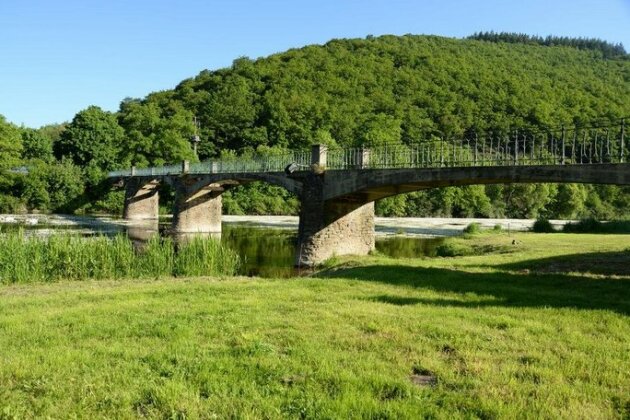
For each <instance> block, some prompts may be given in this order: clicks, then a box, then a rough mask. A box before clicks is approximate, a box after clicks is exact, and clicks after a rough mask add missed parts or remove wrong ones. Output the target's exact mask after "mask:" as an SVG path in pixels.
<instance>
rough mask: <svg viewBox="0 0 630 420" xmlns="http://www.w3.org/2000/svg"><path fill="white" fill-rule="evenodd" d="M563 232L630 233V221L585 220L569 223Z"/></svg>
mask: <svg viewBox="0 0 630 420" xmlns="http://www.w3.org/2000/svg"><path fill="white" fill-rule="evenodd" d="M562 231H563V232H566V233H630V221H628V220H616V221H612V222H600V221H598V220H596V219H592V218H591V219H583V220H580V221H579V222H577V223H567V224H566V225H564V228H563V229H562Z"/></svg>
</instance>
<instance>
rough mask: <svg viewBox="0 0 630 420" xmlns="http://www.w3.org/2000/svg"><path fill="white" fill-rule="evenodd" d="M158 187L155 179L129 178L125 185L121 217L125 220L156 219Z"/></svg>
mask: <svg viewBox="0 0 630 420" xmlns="http://www.w3.org/2000/svg"><path fill="white" fill-rule="evenodd" d="M158 187H159V182H158V180H157V179H146V178H133V177H132V178H129V179H128V180H127V182H126V183H125V207H124V210H123V217H124V218H125V219H127V220H147V219H157V218H158V212H159V206H158V202H159V194H158Z"/></svg>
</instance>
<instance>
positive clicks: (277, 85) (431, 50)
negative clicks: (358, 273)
mask: <svg viewBox="0 0 630 420" xmlns="http://www.w3.org/2000/svg"><path fill="white" fill-rule="evenodd" d="M484 36H485V37H486V38H488V37H489V36H488V35H484ZM493 36H494V35H493ZM473 38H474V39H473ZM490 38H491V37H490ZM504 38H505V39H498V38H497V39H496V41H505V42H487V40H486V39H483V37H482V36H480V35H479V34H475V35H473V36H472V37H471V38H470V39H450V38H443V37H436V36H413V35H406V36H382V37H368V38H366V39H339V40H331V41H330V42H328V43H326V44H324V45H311V46H307V47H304V48H300V49H292V50H289V51H286V52H283V53H280V54H274V55H271V56H269V57H264V58H260V59H257V60H252V59H249V58H246V57H241V58H238V59H236V60H234V62H233V64H232V66H231V67H229V68H224V69H219V70H215V71H210V70H204V71H202V72H200V73H199V74H198V75H197V76H195V77H193V78H190V79H187V80H184V81H182V82H181V83H179V84H178V85H177V86H176V87H175V88H174V89H171V90H166V91H161V92H155V93H151V94H149V95H147V96H146V97H145V98H140V99H133V98H127V99H125V100H123V101H122V103H121V104H120V108H119V109H118V111H117V112H107V111H104V110H102V109H100V108H98V107H96V106H91V107H88V108H87V109H84V110H81V111H79V112H78V113H77V114H76V115H75V116H74V118H73V119H72V121H70V122H68V123H64V124H59V125H51V126H46V127H41V128H38V129H32V128H27V127H16V126H14V125H12V124H9V123H8V122H6V121H5V120H4V118H0V211H3V212H10V211H19V210H33V209H37V210H41V211H54V212H88V213H89V212H119V211H120V209H121V206H122V204H123V198H122V193H121V192H120V191H111V190H110V188H109V187H108V186H107V185H106V184H103V182H102V181H103V178H104V174H105V173H106V172H107V171H109V170H113V169H120V168H127V167H130V166H131V165H135V166H138V167H142V166H153V165H162V164H169V163H175V162H179V161H181V160H185V159H186V160H191V161H194V160H197V159H199V160H205V159H209V158H214V157H219V156H226V155H234V154H238V153H244V152H251V151H259V152H266V153H275V152H277V151H279V150H287V149H305V148H308V147H309V146H310V145H311V144H316V143H321V144H327V145H330V146H335V145H338V146H359V145H365V146H375V145H379V144H383V143H398V144H411V143H418V142H422V141H427V140H432V139H435V138H438V137H439V138H445V139H446V141H448V140H449V139H458V138H462V137H464V136H468V135H470V134H471V133H483V132H488V131H492V132H509V131H510V130H513V129H515V128H520V127H546V126H558V125H560V124H585V123H587V122H589V121H592V120H594V119H598V118H604V119H608V120H617V119H619V118H621V117H624V116H628V115H630V61H628V60H625V59H622V58H620V57H618V56H605V54H603V53H601V52H597V53H595V52H594V51H593V50H592V49H589V50H582V49H579V47H578V48H575V45H578V44H579V42H578V41H579V40H576V41H575V42H573V44H575V45H572V44H571V42H569V41H562V42H560V41H554V42H551V41H549V42H547V41H545V42H538V41H536V39H537V37H530V38H532V39H533V40H534V41H532V42H525V43H524V42H520V43H511V41H509V40H508V39H509V37H507V35H505V36H504ZM482 39H483V40H482ZM562 39H564V38H562ZM558 44H561V45H558ZM580 45H581V44H580ZM594 45H595V44H594ZM195 119H196V121H198V123H199V132H198V134H199V135H200V137H201V139H202V141H201V143H200V145H199V149H198V155H197V156H196V155H195V154H194V152H193V149H192V146H191V142H190V139H191V137H192V136H193V135H194V134H195V133H197V131H196V130H197V127H196V126H195V123H194V121H195ZM21 166H24V167H27V168H28V170H29V173H28V175H24V174H21V173H19V171H18V172H16V171H10V169H12V168H18V167H21ZM162 196H163V197H164V203H163V204H165V205H167V204H168V201H169V200H172V193H171V192H170V191H167V190H166V191H163V194H162ZM224 209H225V211H226V213H233V214H245V213H248V214H294V213H296V212H297V211H298V209H299V201H298V200H297V198H296V197H294V196H292V195H290V194H289V193H287V192H286V191H284V190H282V189H280V188H278V187H273V186H269V185H264V184H250V185H247V186H243V187H239V188H235V189H233V190H230V191H227V192H226V193H225V194H224ZM629 209H630V194H629V191H628V188H621V187H614V186H592V185H552V184H539V185H534V184H531V185H516V184H515V185H494V186H468V187H461V188H442V189H436V190H429V191H422V192H415V193H410V194H406V195H400V196H396V197H391V198H388V199H384V200H381V201H380V202H378V203H377V212H378V213H379V214H383V215H396V216H430V215H440V216H449V215H453V216H495V217H501V216H507V217H539V216H541V217H542V216H544V217H551V218H553V217H558V218H572V217H584V216H593V217H597V218H616V217H623V216H624V215H627V214H628V210H629Z"/></svg>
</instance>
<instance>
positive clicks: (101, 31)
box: [0, 0, 630, 127]
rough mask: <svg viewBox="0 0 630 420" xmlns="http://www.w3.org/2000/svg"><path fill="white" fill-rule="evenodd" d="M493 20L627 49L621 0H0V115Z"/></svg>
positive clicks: (33, 120)
mask: <svg viewBox="0 0 630 420" xmlns="http://www.w3.org/2000/svg"><path fill="white" fill-rule="evenodd" d="M481 30H494V31H511V32H525V33H529V34H538V35H548V34H554V35H568V36H584V37H597V38H602V39H605V40H608V41H612V42H622V43H623V44H624V46H625V47H626V50H630V0H599V1H598V0H461V1H455V0H426V1H423V0H416V1H412V0H383V1H374V0H319V1H308V2H307V1H301V0H293V1H291V0H269V1H254V0H251V1H246V0H222V1H216V0H215V1H212V0H208V1H203V0H172V1H167V0H99V1H97V0H57V1H55V0H0V114H2V115H4V116H5V117H6V118H7V119H8V120H9V121H12V122H14V123H16V124H24V125H26V126H31V127H38V126H40V125H44V124H48V123H55V122H63V121H69V120H71V119H72V117H73V116H74V114H75V113H76V112H78V111H79V110H81V109H84V108H86V107H87V106H89V105H98V106H100V107H102V108H104V109H106V110H110V111H115V110H117V109H118V105H119V103H120V101H121V100H122V99H124V98H125V97H144V96H145V95H147V94H148V93H150V92H153V91H156V90H163V89H169V88H172V87H174V86H175V85H176V84H177V83H178V82H180V81H181V80H183V79H185V78H188V77H192V76H195V75H196V74H197V73H199V71H201V70H203V69H217V68H221V67H226V66H229V65H230V64H231V62H232V60H233V59H234V58H237V57H239V56H248V57H251V58H258V57H261V56H265V55H268V54H271V53H274V52H280V51H283V50H286V49H288V48H292V47H300V46H303V45H307V44H321V43H324V42H326V41H328V40H330V39H332V38H354V37H365V36H366V35H368V34H372V35H382V34H405V33H413V34H435V35H444V36H450V37H463V36H466V35H469V34H471V33H473V32H475V31H481Z"/></svg>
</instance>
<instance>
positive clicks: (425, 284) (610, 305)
mask: <svg viewBox="0 0 630 420" xmlns="http://www.w3.org/2000/svg"><path fill="white" fill-rule="evenodd" d="M602 254H603V255H601V254H600V255H599V258H600V259H601V258H603V257H607V258H613V259H615V258H616V259H618V260H619V261H625V262H624V263H620V264H619V266H621V265H623V264H625V265H626V266H625V267H622V272H621V273H612V272H611V271H612V270H613V269H614V266H613V265H611V266H608V267H607V268H602V269H601V274H606V275H609V274H618V275H620V276H623V277H617V278H610V277H608V278H593V277H586V276H583V275H580V273H579V271H580V270H579V267H577V269H576V268H575V267H574V266H570V267H574V268H573V269H572V270H571V271H572V272H573V273H574V274H565V273H561V272H560V270H562V266H561V265H554V264H555V261H556V260H558V261H563V262H564V263H566V264H571V262H572V261H579V260H580V259H586V258H591V259H595V258H597V257H596V255H597V254H595V255H594V254H585V255H572V256H569V257H558V258H545V259H540V260H532V261H525V262H521V263H517V264H516V263H515V264H510V265H505V266H499V267H497V266H494V269H495V270H496V269H499V270H501V271H499V272H492V273H487V272H485V273H483V272H482V273H477V272H469V271H464V270H457V269H452V268H434V267H430V268H429V267H411V266H408V265H396V264H392V265H385V264H382V265H381V264H377V265H367V266H360V267H352V266H347V267H343V266H342V267H339V268H336V269H331V270H327V271H325V272H322V273H320V274H319V275H318V276H319V277H326V278H344V279H353V280H360V281H366V282H377V283H384V284H388V285H395V286H401V287H405V288H409V287H411V288H414V289H425V290H432V291H435V292H442V293H448V294H451V296H452V294H456V295H461V297H460V296H453V297H452V298H451V297H448V296H447V297H443V298H442V297H436V298H427V297H413V296H409V295H408V293H405V295H404V296H397V295H394V294H382V295H377V296H374V297H372V298H371V299H372V300H374V301H377V302H382V303H388V304H393V305H399V306H408V305H418V304H423V305H433V306H443V307H467V308H481V307H531V308H541V307H548V308H572V309H586V310H609V311H613V312H617V313H619V314H623V315H628V316H630V273H628V271H629V268H628V266H629V265H630V253H628V252H626V253H625V255H621V254H624V253H602ZM608 254H614V255H608ZM617 254H620V255H617ZM549 263H551V264H549ZM545 266H546V267H557V269H558V271H557V272H553V271H549V272H545V271H544V270H542V267H545ZM527 267H538V268H541V270H540V271H531V270H530V269H529V268H527ZM611 267H612V268H611ZM591 268H592V267H591ZM504 270H505V271H504ZM513 270H518V271H513ZM594 271H595V270H592V269H591V270H589V272H590V273H593V272H594ZM626 276H628V277H626ZM470 294H474V295H476V297H473V296H471V295H470Z"/></svg>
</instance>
